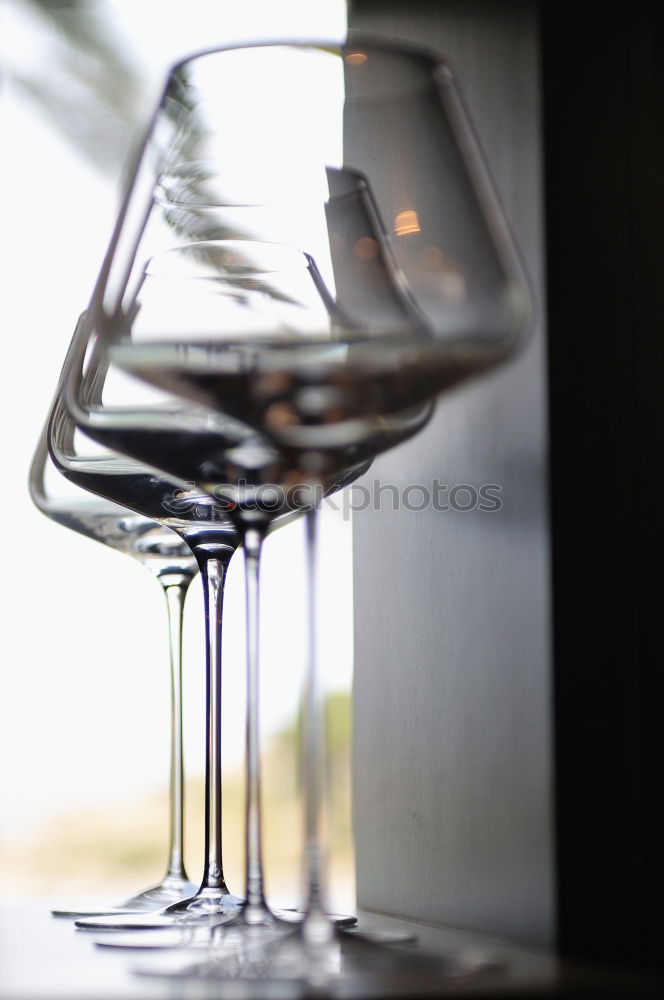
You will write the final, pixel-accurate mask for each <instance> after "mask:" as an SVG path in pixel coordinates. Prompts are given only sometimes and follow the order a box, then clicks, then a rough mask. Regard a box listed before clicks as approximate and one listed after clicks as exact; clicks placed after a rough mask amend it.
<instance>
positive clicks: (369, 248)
mask: <svg viewBox="0 0 664 1000" xmlns="http://www.w3.org/2000/svg"><path fill="white" fill-rule="evenodd" d="M353 253H354V254H355V256H356V257H357V258H358V260H373V259H374V257H375V256H376V255H377V254H378V244H377V243H376V241H375V240H372V239H371V237H370V236H361V237H360V238H359V240H358V241H357V242H356V243H355V246H354V247H353Z"/></svg>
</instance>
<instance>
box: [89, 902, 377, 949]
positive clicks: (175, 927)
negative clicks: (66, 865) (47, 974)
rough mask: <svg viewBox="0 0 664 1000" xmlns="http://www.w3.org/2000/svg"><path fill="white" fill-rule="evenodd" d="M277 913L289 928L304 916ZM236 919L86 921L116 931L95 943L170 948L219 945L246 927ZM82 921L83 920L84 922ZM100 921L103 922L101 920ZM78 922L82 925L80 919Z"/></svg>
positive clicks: (341, 921)
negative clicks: (123, 923)
mask: <svg viewBox="0 0 664 1000" xmlns="http://www.w3.org/2000/svg"><path fill="white" fill-rule="evenodd" d="M273 913H274V916H275V917H276V919H277V920H278V921H279V923H280V924H282V925H284V929H286V930H287V929H288V928H289V927H293V926H296V925H297V924H299V923H300V922H301V921H302V917H303V914H302V913H301V912H298V911H297V910H274V911H273ZM235 919H236V918H232V917H231V918H229V917H223V916H219V915H218V914H211V915H208V916H207V918H206V919H203V918H202V917H196V918H194V920H190V919H189V920H180V921H178V922H174V921H173V920H172V919H169V920H164V922H162V923H160V924H157V923H156V920H155V917H154V916H153V919H152V922H151V923H150V924H149V925H148V924H147V923H146V922H145V921H144V920H143V919H142V918H139V920H137V921H135V922H133V924H132V927H130V928H127V927H126V926H119V925H118V922H113V923H111V922H110V921H104V924H103V927H100V926H95V927H93V926H92V921H85V922H84V923H85V929H86V930H87V929H89V930H97V931H100V930H106V931H112V933H109V934H107V935H106V936H105V937H103V938H96V939H95V942H94V943H95V945H97V946H98V947H100V948H123V949H130V948H132V949H133V948H139V949H143V950H146V951H147V950H150V951H153V950H162V951H166V950H168V949H171V948H205V949H209V948H210V947H215V948H216V945H217V944H218V943H219V942H221V941H222V938H223V937H224V936H226V935H228V934H230V933H231V931H232V929H233V927H234V926H239V927H242V924H240V923H239V919H238V924H237V925H236V924H235ZM330 919H331V920H333V921H334V922H335V924H336V925H337V927H340V928H348V927H352V926H353V924H355V923H357V917H352V916H343V915H336V914H331V915H330ZM81 923H82V924H83V922H81ZM96 923H97V924H98V923H101V921H97V922H96ZM139 923H140V926H139ZM76 926H79V924H78V922H77V925H76ZM123 931H129V933H126V934H124V933H122V932H123ZM131 931H133V932H134V933H131Z"/></svg>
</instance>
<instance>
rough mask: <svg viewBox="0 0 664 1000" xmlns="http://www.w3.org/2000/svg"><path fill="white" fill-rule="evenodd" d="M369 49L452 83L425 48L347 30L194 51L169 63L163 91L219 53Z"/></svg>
mask: <svg viewBox="0 0 664 1000" xmlns="http://www.w3.org/2000/svg"><path fill="white" fill-rule="evenodd" d="M355 47H357V48H359V47H362V48H373V49H376V50H379V51H382V52H386V53H388V52H389V53H392V54H394V55H401V56H403V57H407V58H410V59H413V58H417V59H419V60H421V61H422V62H423V63H428V64H429V67H430V69H431V72H432V73H438V72H440V74H441V77H442V78H443V80H447V81H448V82H450V83H452V82H453V80H454V74H453V72H452V70H451V68H450V65H449V63H448V61H447V60H446V59H445V57H443V56H441V55H440V53H438V52H436V51H434V50H433V49H431V48H429V47H428V46H426V45H422V44H420V43H418V42H412V41H410V40H409V39H400V38H399V39H394V38H391V37H388V36H386V35H379V34H374V33H371V32H366V31H354V30H352V29H351V30H350V31H349V32H348V34H347V36H346V38H345V39H343V40H340V39H338V38H334V39H333V38H329V37H328V38H316V37H311V38H286V39H266V40H262V39H261V40H258V41H256V40H249V41H246V42H233V43H231V44H228V45H215V46H211V47H210V48H204V49H197V50H196V51H194V52H190V53H189V54H188V55H186V56H183V57H182V58H181V59H178V60H177V61H176V62H174V63H172V64H171V66H170V68H169V69H168V72H167V75H166V90H167V89H168V82H169V81H170V79H171V77H172V76H174V75H175V74H176V73H177V72H178V71H180V70H182V69H184V67H185V66H187V65H189V64H190V63H193V62H197V61H198V60H200V59H204V58H205V57H206V56H211V55H215V54H218V53H222V52H238V51H240V50H253V49H265V48H271V49H277V48H283V49H289V48H291V49H312V48H313V49H328V50H334V49H338V50H343V49H349V48H350V49H352V48H355ZM350 54H351V53H349V55H350Z"/></svg>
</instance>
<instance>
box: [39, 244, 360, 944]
mask: <svg viewBox="0 0 664 1000" xmlns="http://www.w3.org/2000/svg"><path fill="white" fill-rule="evenodd" d="M221 249H223V253H224V255H225V259H227V258H228V254H229V253H230V252H231V250H230V246H228V245H224V247H223V248H220V247H219V245H217V244H215V245H212V246H207V247H205V246H203V245H200V246H197V248H196V254H197V256H198V257H200V256H201V255H203V258H204V259H205V261H206V264H209V262H210V260H215V259H216V255H217V254H218V253H219V252H220V251H221ZM268 250H269V251H270V253H271V254H274V253H275V252H277V253H278V255H279V257H280V258H281V257H282V256H283V254H284V253H285V251H284V250H283V249H282V248H272V247H270V248H268ZM233 252H234V253H235V254H236V256H237V257H239V255H240V251H239V250H238V249H237V247H233ZM262 252H263V253H265V248H263V250H262ZM259 256H260V255H259ZM294 256H295V257H296V259H297V260H298V262H299V261H300V258H301V255H300V254H295V255H294ZM187 262H188V255H186V254H185V255H184V258H183V262H181V261H179V258H178V257H177V255H176V256H175V257H174V258H173V257H172V255H168V256H167V257H166V260H165V261H154V260H153V261H151V262H150V266H149V268H148V270H147V272H146V274H145V275H144V280H143V282H142V283H141V298H140V313H141V322H142V324H143V325H147V326H149V325H150V324H151V323H152V322H154V320H155V315H156V314H157V313H158V315H159V323H160V325H163V323H164V322H165V317H168V318H169V319H172V317H173V315H174V312H175V314H178V313H182V312H183V311H186V314H187V315H188V316H189V317H190V318H192V317H194V316H196V315H197V311H196V310H197V301H198V299H199V298H200V297H201V295H202V296H204V299H205V302H206V303H207V295H208V294H212V295H213V299H214V301H213V304H214V305H215V306H216V307H217V312H218V313H223V312H225V310H223V309H222V308H221V307H220V306H219V302H220V301H222V302H223V300H224V295H223V294H222V290H220V289H219V287H217V284H215V285H214V286H213V292H212V293H210V290H209V288H208V287H207V283H206V282H201V281H200V280H198V278H197V280H196V282H195V284H194V286H193V289H190V288H189V284H188V282H187V280H186V279H183V280H176V285H177V286H178V293H179V294H178V295H175V296H173V295H171V296H167V297H166V301H165V302H164V301H163V298H164V296H163V291H164V286H163V277H164V270H163V269H165V270H166V272H167V273H168V275H169V276H170V277H171V280H175V279H174V278H173V272H174V268H175V267H176V266H178V267H179V266H185V269H186V264H187ZM177 273H178V274H179V271H178V272H177ZM260 276H261V272H260V271H259V269H258V267H255V268H254V270H253V272H252V275H251V281H250V283H249V287H248V288H247V287H245V285H246V280H245V278H242V277H240V276H239V275H238V273H237V268H235V269H234V270H233V281H232V282H231V284H230V287H229V290H228V306H227V308H228V309H230V310H231V311H233V312H234V311H236V310H237V309H238V308H240V309H242V310H245V309H246V306H245V305H243V304H240V305H238V297H239V300H240V303H243V301H244V297H245V296H249V298H260V299H261V303H262V308H261V316H262V322H263V323H265V322H266V319H265V305H264V303H263V302H262V299H263V293H262V292H261V293H260V296H258V295H257V292H256V288H257V286H258V287H262V286H261V282H260V280H259V278H260ZM298 277H299V276H298ZM263 282H267V283H268V286H269V288H270V292H269V296H274V295H275V294H276V293H277V286H278V288H279V296H280V298H279V301H280V302H283V303H284V306H283V308H284V309H285V310H286V311H287V312H289V311H290V310H292V309H293V308H294V299H293V295H294V294H295V291H294V288H292V289H291V290H290V294H289V295H288V296H287V295H286V288H287V286H288V284H289V282H288V281H286V280H285V279H282V280H279V278H278V277H277V275H276V272H275V273H273V272H271V273H270V274H269V275H263ZM290 284H291V285H295V284H297V282H296V281H294V280H293V279H292V278H291V279H290ZM314 291H315V288H314ZM158 307H159V308H158ZM162 328H163V326H162ZM89 346H90V345H89V344H87V343H86V342H85V339H84V338H82V339H81V341H80V343H79V344H78V345H77V347H76V348H74V349H72V351H71V352H70V363H72V364H73V366H74V368H75V371H76V373H77V377H78V378H80V379H81V381H82V382H83V383H85V384H86V385H87V386H93V387H94V388H93V389H92V390H89V389H86V390H85V398H86V400H87V404H88V405H89V406H91V407H94V408H95V415H96V417H97V418H98V425H96V426H95V428H94V429H93V430H92V431H90V430H89V429H88V430H89V432H90V433H91V434H92V436H93V437H96V438H97V439H98V440H102V441H104V442H105V443H106V444H108V443H112V444H113V445H114V446H115V447H121V448H122V449H123V451H125V452H133V453H136V452H138V453H139V455H143V454H144V453H145V449H147V454H148V456H149V459H150V460H151V461H153V462H154V463H155V464H161V462H160V461H158V456H159V455H160V454H161V449H163V448H167V449H169V450H171V451H174V452H176V453H177V454H178V456H179V457H178V461H177V463H176V464H177V472H176V473H175V475H176V476H177V477H179V478H178V479H177V481H178V482H179V483H183V484H186V483H187V482H189V483H190V486H191V482H190V477H191V476H192V474H193V473H192V470H193V469H195V470H196V474H197V475H198V476H200V475H201V470H205V475H206V477H207V479H208V480H209V479H210V477H215V481H220V482H221V483H225V482H228V481H229V480H232V481H233V483H234V484H235V485H236V486H237V489H236V490H235V492H234V499H233V500H232V501H231V500H229V499H227V498H225V497H223V496H222V495H221V493H218V494H217V496H216V497H215V498H209V497H208V496H207V495H206V494H202V495H201V494H200V492H199V493H196V491H195V490H191V488H190V489H188V490H187V489H183V490H181V491H180V492H179V493H178V495H177V501H176V503H173V502H172V501H171V499H170V498H171V494H172V492H173V491H172V483H171V482H166V483H164V480H163V476H160V475H159V474H158V473H157V472H156V471H155V470H154V469H152V470H150V469H148V468H146V467H145V466H141V465H140V464H138V463H137V462H136V461H133V462H132V461H130V460H128V459H126V458H123V457H121V456H119V455H112V454H110V453H109V452H108V451H107V450H104V452H103V453H102V454H101V455H97V456H90V455H86V454H85V451H83V452H81V448H80V446H79V447H78V448H76V447H75V445H74V440H73V437H72V430H73V425H72V422H71V419H70V418H69V417H68V415H67V414H66V413H65V412H64V410H63V408H62V406H61V405H60V403H59V402H58V403H56V406H55V408H54V412H53V415H52V418H51V424H50V447H51V453H52V456H53V458H54V460H55V462H56V464H57V466H58V468H59V469H60V470H61V471H62V472H63V474H64V475H65V476H67V478H69V479H71V480H73V481H74V482H77V483H79V484H83V485H85V486H86V487H87V488H88V489H92V490H94V491H96V492H98V493H100V494H101V495H102V496H104V497H106V498H111V499H118V498H121V499H122V500H123V502H124V503H126V504H127V505H129V506H131V507H132V508H133V509H135V510H137V511H139V512H141V513H143V514H145V513H149V514H150V516H152V517H154V518H155V519H157V520H159V521H161V522H162V523H164V524H166V525H168V526H169V527H171V528H172V529H173V530H175V531H176V532H177V533H179V534H180V535H181V536H182V538H183V539H184V540H185V542H186V543H187V544H189V545H190V546H191V547H192V550H193V552H194V554H195V555H196V558H197V559H198V560H199V562H200V563H201V569H202V573H203V575H204V578H205V574H206V569H205V565H204V563H205V562H206V560H208V559H209V557H210V551H211V548H212V546H213V545H214V543H215V541H216V540H217V539H218V538H220V539H221V544H222V546H223V545H226V546H228V544H229V539H230V538H231V535H232V536H233V539H234V540H237V539H238V538H239V539H240V540H241V541H242V543H243V545H244V550H245V567H246V576H247V606H248V622H249V623H250V624H251V628H250V629H249V637H248V638H249V657H248V664H247V668H248V691H249V697H248V706H247V707H248V716H247V747H248V756H247V768H248V776H247V777H248V780H247V788H248V806H247V816H248V824H247V859H248V860H247V886H246V896H245V902H244V903H243V905H242V911H241V912H242V920H245V919H246V920H247V921H248V922H251V923H252V925H255V924H256V923H257V922H262V923H265V924H269V925H273V924H276V923H277V922H278V921H279V920H281V919H283V918H280V917H278V916H275V914H274V913H273V912H272V911H271V910H270V909H269V908H268V906H267V903H266V902H265V897H264V892H263V884H262V883H263V879H262V849H261V836H260V826H261V819H260V773H259V746H258V661H257V636H256V629H257V625H258V619H257V600H258V561H259V557H260V551H261V548H262V543H263V539H264V537H265V535H266V534H267V532H268V530H270V529H271V528H272V527H273V526H276V525H278V524H283V523H285V522H286V521H287V520H289V519H291V517H292V516H293V514H294V513H295V512H297V511H298V509H300V508H301V506H302V503H301V502H300V500H299V498H298V495H297V491H294V492H293V493H292V494H290V493H289V495H288V497H287V496H286V490H285V489H283V488H281V487H279V486H274V485H270V484H272V483H273V481H274V479H275V476H276V474H277V472H278V469H277V468H275V464H274V458H275V453H274V449H271V448H270V447H269V446H268V444H267V443H266V442H261V440H260V438H259V437H258V435H256V434H255V432H252V431H251V430H250V429H248V428H247V427H246V426H244V425H242V424H240V423H239V422H237V421H234V420H231V419H228V418H219V417H216V418H214V417H212V416H210V415H209V414H206V413H205V411H203V410H201V408H195V407H191V406H188V407H187V409H186V411H183V409H182V407H181V405H180V406H178V404H177V402H173V401H171V400H164V399H160V400H159V403H160V405H159V406H157V405H156V401H155V399H154V398H153V399H152V400H151V408H150V409H146V408H145V406H144V407H143V409H139V410H134V411H131V410H130V409H128V408H127V407H126V406H125V407H124V408H123V410H122V411H118V412H116V409H114V407H113V405H112V404H110V403H109V397H110V398H111V399H112V397H113V386H112V382H113V374H114V372H113V367H112V366H111V367H110V368H109V367H108V366H105V365H103V364H101V363H100V364H98V359H97V358H96V357H95V354H94V347H93V348H92V353H90V352H89V351H88V348H89ZM76 359H78V361H79V362H80V361H81V360H83V361H84V364H85V366H86V367H85V369H84V368H83V367H78V365H77V361H76ZM121 388H122V389H123V391H124V392H125V393H126V391H127V389H126V386H123V385H122V383H121ZM81 391H82V392H83V390H81ZM104 394H105V396H106V399H105V400H104V402H103V403H102V404H101V405H99V403H101V397H102V395H104ZM95 401H98V402H95ZM87 447H88V451H89V447H90V446H89V445H88V446H87ZM365 468H366V464H365V465H364V466H362V465H356V466H355V467H354V468H353V469H351V470H347V471H346V472H344V475H343V476H337V477H336V478H335V479H334V480H330V481H327V482H326V483H325V488H326V489H327V490H328V491H330V490H333V489H336V488H339V487H340V486H341V485H343V484H344V483H345V482H347V481H350V480H351V479H352V478H354V477H355V476H357V475H359V474H360V473H361V472H362V471H364V469H365ZM240 476H243V477H244V478H243V479H242V481H240V479H239V478H238V477H240ZM257 493H258V494H259V499H258V502H257V501H256V494H257ZM273 494H274V495H275V496H276V499H274V498H273ZM192 497H193V500H194V501H195V502H192ZM206 505H207V508H206ZM201 506H202V507H203V508H205V509H207V510H211V511H213V512H214V511H216V518H215V520H214V522H212V521H210V520H206V521H205V523H204V524H201V523H200V517H201V510H200V508H201ZM176 507H177V511H176V509H175V508H176ZM233 529H235V534H233ZM235 543H236V542H235ZM215 725H216V723H215ZM213 728H214V726H213ZM211 766H212V764H210V767H211ZM233 906H234V907H235V904H234V903H233ZM230 912H232V910H231V911H230ZM228 914H229V909H228V897H227V894H226V893H224V894H223V896H222V897H221V898H216V897H214V896H213V895H212V893H211V891H210V887H209V886H208V887H207V890H206V891H200V892H199V893H198V894H196V896H195V897H193V898H192V899H188V900H183V901H182V902H181V903H178V904H174V905H173V906H171V907H169V910H168V913H165V914H163V915H160V916H159V917H156V918H153V917H150V918H142V917H139V918H134V917H131V918H127V919H124V918H123V919H120V918H117V919H115V918H113V919H110V918H109V919H106V918H104V919H88V920H84V921H79V922H78V926H83V927H87V928H104V927H105V928H109V927H115V928H118V927H121V928H123V929H137V928H142V929H145V928H149V927H155V928H157V927H162V926H164V925H167V926H168V925H171V924H173V923H177V924H178V925H179V926H183V925H184V924H185V923H191V921H192V919H193V918H196V917H198V916H200V917H201V918H202V920H204V922H205V923H206V924H207V923H209V922H210V921H211V920H212V919H215V920H216V919H217V918H223V917H226V916H228ZM290 919H291V920H292V919H293V918H292V917H291V918H290ZM337 919H338V920H341V921H343V922H344V923H345V924H350V923H353V922H354V918H349V917H344V918H337ZM146 942H147V939H146V938H145V937H143V939H142V941H140V942H137V943H138V944H139V945H140V946H141V947H145V946H146ZM121 943H122V942H121V940H120V939H118V938H116V941H115V944H117V945H119V944H121ZM156 943H157V944H160V945H161V946H164V945H166V944H167V943H168V939H167V938H165V937H162V938H161V940H160V941H157V942H156Z"/></svg>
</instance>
